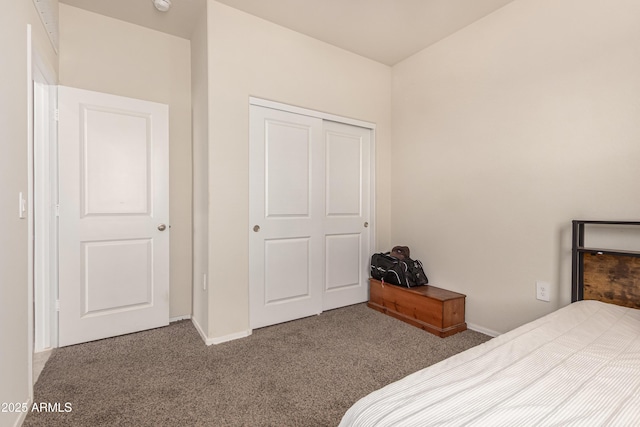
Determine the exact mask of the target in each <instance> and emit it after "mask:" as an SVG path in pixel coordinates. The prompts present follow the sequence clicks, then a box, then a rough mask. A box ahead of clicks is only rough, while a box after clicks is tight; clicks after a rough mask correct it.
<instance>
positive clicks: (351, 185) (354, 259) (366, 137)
mask: <svg viewBox="0 0 640 427" xmlns="http://www.w3.org/2000/svg"><path fill="white" fill-rule="evenodd" d="M323 129H324V144H325V147H324V151H325V156H324V158H325V164H324V168H325V182H326V189H325V203H324V227H323V229H324V246H325V273H324V276H325V283H324V288H323V297H322V308H323V309H324V310H330V309H333V308H337V307H344V306H346V305H350V304H356V303H359V302H363V301H366V300H367V299H368V285H367V279H368V278H369V263H370V256H371V254H370V250H369V247H370V243H369V242H370V228H369V221H370V215H369V210H370V193H371V183H370V169H371V160H370V157H371V153H370V151H371V130H370V129H365V128H361V127H357V126H351V125H346V124H343V123H336V122H331V121H325V122H324V126H323Z"/></svg>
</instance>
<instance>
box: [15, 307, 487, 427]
mask: <svg viewBox="0 0 640 427" xmlns="http://www.w3.org/2000/svg"><path fill="white" fill-rule="evenodd" d="M489 338H490V337H488V336H486V335H483V334H481V333H478V332H474V331H465V332H462V333H459V334H456V335H453V336H451V337H449V338H444V339H442V338H438V337H436V336H434V335H431V334H429V333H427V332H424V331H422V330H420V329H418V328H415V327H413V326H410V325H407V324H405V323H403V322H400V321H399V320H396V319H393V318H391V317H388V316H386V315H384V314H381V313H378V312H376V311H374V310H372V309H370V308H368V307H367V306H366V304H358V305H354V306H350V307H345V308H341V309H337V310H332V311H328V312H325V313H323V314H321V315H320V316H313V317H309V318H305V319H301V320H297V321H293V322H288V323H284V324H281V325H276V326H271V327H268V328H262V329H258V330H255V331H253V335H251V336H250V337H248V338H243V339H239V340H236V341H232V342H228V343H224V344H220V345H215V346H209V347H207V346H206V345H205V344H204V343H203V341H202V340H201V338H200V336H199V335H198V333H197V332H196V330H195V328H194V326H193V325H192V323H191V322H190V321H181V322H176V323H172V324H171V325H170V326H168V327H165V328H159V329H154V330H150V331H145V332H139V333H136V334H131V335H125V336H121V337H115V338H110V339H106V340H101V341H95V342H90V343H86V344H80V345H76V346H71V347H65V348H61V349H58V350H56V351H55V352H54V353H53V355H52V356H51V358H50V359H49V361H48V363H47V365H46V367H45V368H44V370H43V372H42V374H41V375H40V378H39V380H38V382H37V383H36V385H35V396H34V401H35V402H36V403H38V404H40V403H48V404H49V408H53V409H56V408H59V412H51V411H50V412H46V411H43V412H31V413H30V414H29V415H28V416H27V419H26V421H25V423H24V424H23V425H24V426H25V427H26V426H47V427H51V426H305V427H306V426H336V425H337V424H338V423H339V422H340V419H341V418H342V415H343V414H344V412H345V411H346V410H347V409H348V408H349V407H350V406H351V405H352V404H353V403H355V402H356V401H357V400H358V399H359V398H361V397H363V396H365V395H366V394H368V393H369V392H371V391H373V390H376V389H378V388H380V387H382V386H384V385H386V384H388V383H390V382H393V381H395V380H397V379H399V378H402V377H404V376H406V375H407V374H409V373H411V372H415V371H417V370H419V369H421V368H423V367H426V366H429V365H431V364H433V363H436V362H438V361H440V360H442V359H444V358H446V357H448V356H451V355H453V354H455V353H458V352H460V351H463V350H465V349H467V348H470V347H473V346H475V345H478V344H480V343H482V342H484V341H487V340H488V339H489ZM56 403H58V404H59V405H57V406H56ZM65 404H66V406H65ZM65 409H67V410H68V409H70V410H71V411H70V412H64V411H65Z"/></svg>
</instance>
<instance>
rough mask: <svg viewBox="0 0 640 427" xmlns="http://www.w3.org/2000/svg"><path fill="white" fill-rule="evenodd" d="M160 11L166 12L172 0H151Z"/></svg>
mask: <svg viewBox="0 0 640 427" xmlns="http://www.w3.org/2000/svg"><path fill="white" fill-rule="evenodd" d="M151 1H152V2H153V5H154V6H155V7H156V9H158V10H159V11H160V12H166V11H167V10H169V8H170V7H171V0H151Z"/></svg>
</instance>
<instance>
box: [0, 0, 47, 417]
mask: <svg viewBox="0 0 640 427" xmlns="http://www.w3.org/2000/svg"><path fill="white" fill-rule="evenodd" d="M4 3H5V4H3V10H2V13H1V14H0V52H1V54H0V70H1V72H0V74H2V79H0V144H1V145H0V146H1V150H2V154H1V155H0V180H1V182H2V185H0V223H2V225H3V231H2V244H0V402H7V403H8V402H14V403H15V402H25V403H26V402H27V401H28V399H29V397H30V396H29V394H30V385H29V382H30V378H29V366H28V363H29V360H30V359H29V339H30V337H29V328H30V324H31V322H29V319H28V315H29V311H28V310H27V308H28V295H29V292H28V290H29V287H30V286H31V284H30V283H28V274H27V269H28V253H27V242H28V238H27V220H26V219H19V218H18V193H20V192H22V193H23V194H25V196H26V194H27V192H28V177H27V163H28V161H27V146H28V143H29V142H28V132H27V129H28V121H27V117H28V113H27V97H28V91H27V72H28V68H27V24H31V26H32V41H33V45H34V46H35V51H37V53H38V54H39V56H40V58H41V60H42V61H43V62H44V63H45V64H46V65H47V66H48V67H49V68H51V71H53V72H54V73H55V72H57V66H58V64H57V56H56V53H55V51H54V50H53V48H52V46H51V43H50V42H49V39H48V37H47V36H46V33H45V31H44V28H43V25H42V23H41V21H40V19H39V17H38V14H37V12H36V10H35V7H34V5H33V2H32V1H11V2H4ZM53 3H54V5H55V4H57V1H54V2H53ZM21 415H22V414H20V413H7V412H0V426H2V427H4V426H13V425H15V424H16V423H17V422H18V420H19V419H20V417H21Z"/></svg>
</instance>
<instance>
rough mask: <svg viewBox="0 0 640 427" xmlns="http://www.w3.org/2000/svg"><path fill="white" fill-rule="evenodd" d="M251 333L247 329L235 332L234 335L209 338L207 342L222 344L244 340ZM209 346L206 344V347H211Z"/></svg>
mask: <svg viewBox="0 0 640 427" xmlns="http://www.w3.org/2000/svg"><path fill="white" fill-rule="evenodd" d="M252 333H253V331H252V330H251V329H248V330H246V331H242V332H236V333H235V334H229V335H223V336H221V337H214V338H210V339H209V340H210V341H211V344H222V343H223V342H227V341H233V340H237V339H240V338H246V337H248V336H249V335H251V334H252ZM211 344H208V343H207V345H211Z"/></svg>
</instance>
